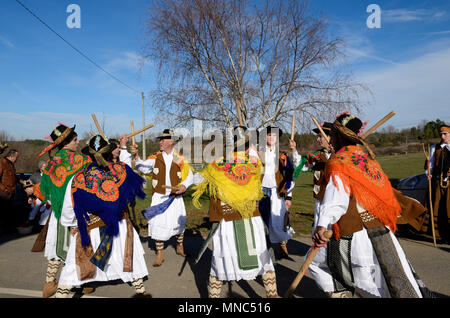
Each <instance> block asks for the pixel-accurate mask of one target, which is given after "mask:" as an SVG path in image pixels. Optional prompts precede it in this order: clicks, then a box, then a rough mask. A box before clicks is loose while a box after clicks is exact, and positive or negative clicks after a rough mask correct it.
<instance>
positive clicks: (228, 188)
mask: <svg viewBox="0 0 450 318" xmlns="http://www.w3.org/2000/svg"><path fill="white" fill-rule="evenodd" d="M261 170H262V164H261V161H260V160H259V159H258V158H254V157H251V158H250V160H249V158H248V156H245V155H244V154H243V153H237V154H236V155H235V158H234V159H233V160H231V161H225V159H224V158H223V157H222V158H219V159H217V160H215V161H214V162H212V163H210V164H209V165H207V166H206V167H205V168H204V169H203V170H202V171H201V172H199V173H200V175H201V176H202V177H203V181H202V183H200V184H199V185H198V186H196V187H194V190H195V192H194V193H193V194H192V198H193V200H192V202H193V204H194V206H195V207H197V208H200V207H201V204H200V202H199V199H200V197H201V195H202V194H203V193H204V192H205V191H206V190H207V189H208V191H209V194H210V196H213V197H215V198H217V199H219V200H221V201H222V202H225V203H226V204H228V205H229V206H231V207H232V208H233V209H235V210H237V211H238V212H239V213H240V214H241V216H242V218H244V219H245V218H251V217H252V216H253V213H254V212H255V210H256V203H257V202H256V201H258V200H260V199H261V198H262V197H263V193H262V188H261Z"/></svg>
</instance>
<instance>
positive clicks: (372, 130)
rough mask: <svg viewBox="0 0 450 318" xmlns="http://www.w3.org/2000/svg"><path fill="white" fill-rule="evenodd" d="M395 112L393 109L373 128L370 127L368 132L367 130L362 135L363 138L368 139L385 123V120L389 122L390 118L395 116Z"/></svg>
mask: <svg viewBox="0 0 450 318" xmlns="http://www.w3.org/2000/svg"><path fill="white" fill-rule="evenodd" d="M394 115H395V112H394V111H392V112H390V113H389V114H387V115H386V116H384V117H383V118H382V119H381V120H380V121H378V122H377V123H376V124H375V125H374V126H373V127H372V128H370V129H369V130H368V131H367V132H365V133H364V134H363V135H362V138H363V139H366V138H367V137H368V136H369V135H370V134H371V133H373V132H374V131H375V130H376V129H378V127H380V126H381V125H383V124H384V123H385V122H387V121H388V120H389V119H391V118H392V117H394Z"/></svg>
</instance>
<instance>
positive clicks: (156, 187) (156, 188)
mask: <svg viewBox="0 0 450 318" xmlns="http://www.w3.org/2000/svg"><path fill="white" fill-rule="evenodd" d="M166 168H167V167H166V163H165V162H164V157H163V155H162V153H158V155H157V156H156V159H155V167H154V168H153V177H152V191H153V193H155V192H156V193H160V194H166V189H165V188H164V187H163V186H166V185H167V184H166ZM169 177H170V184H171V186H172V187H175V186H177V185H179V184H180V182H181V169H180V167H179V166H178V165H177V164H175V163H174V162H173V161H172V165H171V166H170V172H169Z"/></svg>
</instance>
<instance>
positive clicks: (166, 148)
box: [131, 129, 194, 267]
mask: <svg viewBox="0 0 450 318" xmlns="http://www.w3.org/2000/svg"><path fill="white" fill-rule="evenodd" d="M157 139H158V140H159V146H160V151H158V152H156V153H154V154H152V155H150V156H149V157H148V158H147V159H146V160H141V159H140V158H139V157H138V155H137V148H136V146H132V147H131V153H133V154H134V156H135V160H136V170H138V171H140V172H142V173H144V174H150V173H152V175H153V176H152V193H153V196H152V203H151V206H150V207H149V208H147V209H145V210H144V211H143V215H144V217H146V219H147V220H148V236H149V237H151V238H152V239H154V240H155V245H156V260H155V262H154V263H153V266H154V267H157V266H161V264H162V263H163V262H164V242H165V241H168V240H169V239H170V238H171V237H172V236H176V238H177V247H176V253H177V254H178V255H180V256H183V257H186V254H185V252H184V248H183V238H184V229H185V226H186V208H185V206H184V201H183V196H182V195H183V193H184V192H186V189H187V188H189V186H191V185H192V183H193V179H194V177H193V173H192V168H191V166H190V165H189V163H188V161H187V160H186V158H184V157H183V156H182V155H180V154H179V153H178V152H177V151H175V150H174V146H175V142H176V141H178V139H177V138H176V136H174V133H173V130H172V129H165V130H164V131H163V133H162V134H161V135H159V136H158V137H157Z"/></svg>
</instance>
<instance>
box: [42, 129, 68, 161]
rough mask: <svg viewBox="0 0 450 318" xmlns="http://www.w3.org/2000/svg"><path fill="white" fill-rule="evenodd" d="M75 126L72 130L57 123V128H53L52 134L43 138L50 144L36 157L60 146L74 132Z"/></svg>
mask: <svg viewBox="0 0 450 318" xmlns="http://www.w3.org/2000/svg"><path fill="white" fill-rule="evenodd" d="M75 126H76V125H74V126H73V127H72V128H69V127H68V126H67V125H64V124H62V123H59V125H58V127H56V128H54V129H53V130H52V132H51V133H50V136H45V137H44V138H45V139H48V140H49V141H50V142H51V144H50V145H49V146H47V147H46V148H45V149H44V150H42V151H41V153H39V154H38V157H41V156H42V155H43V154H45V153H46V152H48V151H50V150H52V149H53V148H55V147H56V146H57V145H60V144H61V143H63V142H64V141H65V140H66V139H67V138H69V137H70V136H72V135H73V133H74V132H75Z"/></svg>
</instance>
